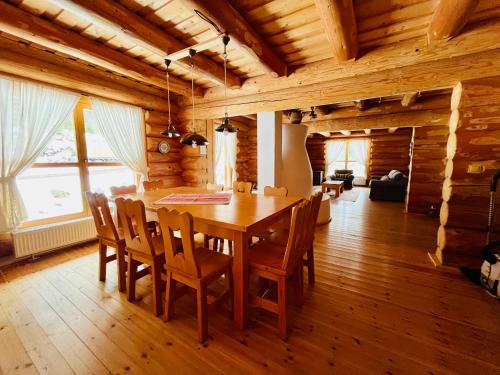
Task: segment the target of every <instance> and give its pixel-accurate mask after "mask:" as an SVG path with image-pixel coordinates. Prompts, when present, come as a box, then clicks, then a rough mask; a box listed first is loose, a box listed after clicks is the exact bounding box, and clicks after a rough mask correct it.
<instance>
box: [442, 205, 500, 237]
mask: <svg viewBox="0 0 500 375" xmlns="http://www.w3.org/2000/svg"><path fill="white" fill-rule="evenodd" d="M495 208H496V210H495V212H496V213H497V214H496V217H495V219H497V221H496V222H497V223H498V218H500V214H499V213H498V209H500V204H497V205H496V207H495ZM439 219H440V223H441V225H444V226H447V227H456V228H468V229H477V230H481V231H483V232H486V231H487V229H488V210H485V209H484V207H482V208H481V207H480V206H477V205H475V206H460V205H456V204H453V203H452V204H450V203H449V202H442V205H441V210H440V213H439ZM494 222H495V221H494ZM497 231H498V230H497Z"/></svg>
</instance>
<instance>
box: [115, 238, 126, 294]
mask: <svg viewBox="0 0 500 375" xmlns="http://www.w3.org/2000/svg"><path fill="white" fill-rule="evenodd" d="M116 261H117V263H118V264H117V267H116V269H117V270H118V290H119V291H120V292H123V291H125V289H126V288H127V284H126V274H127V271H126V268H127V262H125V249H124V247H123V246H118V248H117V249H116Z"/></svg>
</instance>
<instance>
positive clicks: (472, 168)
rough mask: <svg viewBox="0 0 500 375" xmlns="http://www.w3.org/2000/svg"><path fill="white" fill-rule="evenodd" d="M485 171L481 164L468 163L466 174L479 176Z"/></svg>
mask: <svg viewBox="0 0 500 375" xmlns="http://www.w3.org/2000/svg"><path fill="white" fill-rule="evenodd" d="M485 169H486V168H485V167H484V165H483V164H481V163H470V164H469V165H468V166H467V173H470V174H480V173H483V172H484V171H485Z"/></svg>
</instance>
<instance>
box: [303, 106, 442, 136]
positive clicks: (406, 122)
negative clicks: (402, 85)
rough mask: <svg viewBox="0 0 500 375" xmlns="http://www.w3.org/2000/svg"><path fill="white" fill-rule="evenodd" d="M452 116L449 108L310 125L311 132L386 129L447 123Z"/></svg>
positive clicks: (309, 130) (320, 122)
mask: <svg viewBox="0 0 500 375" xmlns="http://www.w3.org/2000/svg"><path fill="white" fill-rule="evenodd" d="M449 117H450V112H449V110H447V109H436V110H428V111H415V112H402V113H393V114H389V115H373V116H365V117H353V118H344V119H336V120H322V121H316V122H314V125H311V126H309V128H308V132H309V133H319V132H326V131H339V130H344V129H348V130H364V129H385V128H389V127H412V126H438V125H446V124H447V123H448V119H449Z"/></svg>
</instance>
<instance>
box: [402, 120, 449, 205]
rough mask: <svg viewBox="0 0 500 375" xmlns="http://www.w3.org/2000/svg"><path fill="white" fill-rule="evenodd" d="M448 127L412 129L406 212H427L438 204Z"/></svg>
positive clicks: (439, 201) (442, 178)
mask: <svg viewBox="0 0 500 375" xmlns="http://www.w3.org/2000/svg"><path fill="white" fill-rule="evenodd" d="M448 134H449V130H448V126H432V127H420V128H414V130H413V139H412V141H413V153H412V160H411V171H410V183H409V193H408V200H407V211H408V212H414V213H428V212H429V210H430V209H431V206H432V207H433V208H434V209H435V210H436V211H437V210H439V207H440V205H441V200H442V199H441V195H442V194H441V192H442V188H443V181H444V167H445V158H446V143H447V141H448Z"/></svg>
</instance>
